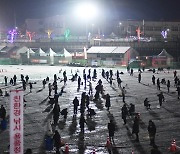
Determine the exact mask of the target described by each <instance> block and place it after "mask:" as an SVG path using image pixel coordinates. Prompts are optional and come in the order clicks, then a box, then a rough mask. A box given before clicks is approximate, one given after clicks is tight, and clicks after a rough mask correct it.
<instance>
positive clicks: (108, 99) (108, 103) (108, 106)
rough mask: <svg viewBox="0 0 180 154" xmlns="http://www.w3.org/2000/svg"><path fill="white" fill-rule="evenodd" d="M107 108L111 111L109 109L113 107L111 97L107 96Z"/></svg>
mask: <svg viewBox="0 0 180 154" xmlns="http://www.w3.org/2000/svg"><path fill="white" fill-rule="evenodd" d="M105 106H106V107H107V110H108V111H109V108H110V107H111V102H110V95H109V94H107V95H106V104H105Z"/></svg>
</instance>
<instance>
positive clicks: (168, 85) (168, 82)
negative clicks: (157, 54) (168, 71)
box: [167, 80, 170, 93]
mask: <svg viewBox="0 0 180 154" xmlns="http://www.w3.org/2000/svg"><path fill="white" fill-rule="evenodd" d="M167 88H168V93H169V88H170V81H169V80H168V81H167Z"/></svg>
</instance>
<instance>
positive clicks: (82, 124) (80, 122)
mask: <svg viewBox="0 0 180 154" xmlns="http://www.w3.org/2000/svg"><path fill="white" fill-rule="evenodd" d="M84 123H86V120H85V118H84V114H81V117H80V119H79V126H80V129H81V132H84Z"/></svg>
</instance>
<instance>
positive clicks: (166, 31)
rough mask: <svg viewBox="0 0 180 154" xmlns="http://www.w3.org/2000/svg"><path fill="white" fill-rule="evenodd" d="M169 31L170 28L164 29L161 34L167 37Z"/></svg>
mask: <svg viewBox="0 0 180 154" xmlns="http://www.w3.org/2000/svg"><path fill="white" fill-rule="evenodd" d="M168 32H169V29H166V30H162V31H161V35H162V36H163V38H164V39H167V36H168Z"/></svg>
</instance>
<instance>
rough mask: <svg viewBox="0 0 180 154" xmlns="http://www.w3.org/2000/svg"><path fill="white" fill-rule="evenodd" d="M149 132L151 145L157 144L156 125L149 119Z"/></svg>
mask: <svg viewBox="0 0 180 154" xmlns="http://www.w3.org/2000/svg"><path fill="white" fill-rule="evenodd" d="M148 133H149V139H150V145H152V146H153V145H155V141H154V140H155V135H156V126H155V124H154V122H153V121H152V120H149V125H148Z"/></svg>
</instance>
